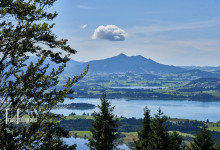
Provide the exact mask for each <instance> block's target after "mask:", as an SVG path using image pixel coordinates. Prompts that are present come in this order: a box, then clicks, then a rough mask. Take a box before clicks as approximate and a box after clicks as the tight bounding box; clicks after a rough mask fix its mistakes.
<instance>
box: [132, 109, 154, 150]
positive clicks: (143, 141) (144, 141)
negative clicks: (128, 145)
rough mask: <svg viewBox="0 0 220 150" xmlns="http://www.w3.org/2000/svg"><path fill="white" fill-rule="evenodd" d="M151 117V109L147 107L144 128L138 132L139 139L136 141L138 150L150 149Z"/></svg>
mask: <svg viewBox="0 0 220 150" xmlns="http://www.w3.org/2000/svg"><path fill="white" fill-rule="evenodd" d="M150 124H151V117H150V110H149V109H148V108H147V107H145V109H144V119H143V122H142V129H141V131H139V132H138V141H134V144H135V149H137V150H149V148H150V147H149V144H150V143H149V141H150V133H151V127H150Z"/></svg>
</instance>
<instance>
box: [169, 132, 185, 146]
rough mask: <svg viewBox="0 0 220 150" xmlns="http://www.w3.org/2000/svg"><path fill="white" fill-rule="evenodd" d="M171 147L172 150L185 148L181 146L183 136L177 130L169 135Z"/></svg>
mask: <svg viewBox="0 0 220 150" xmlns="http://www.w3.org/2000/svg"><path fill="white" fill-rule="evenodd" d="M169 140H170V141H169V148H170V150H183V149H184V148H183V147H182V146H181V144H182V141H183V138H182V136H181V135H179V134H178V133H177V132H176V131H173V132H172V133H171V134H170V136H169Z"/></svg>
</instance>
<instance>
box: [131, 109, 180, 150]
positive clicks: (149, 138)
mask: <svg viewBox="0 0 220 150" xmlns="http://www.w3.org/2000/svg"><path fill="white" fill-rule="evenodd" d="M149 113H150V111H149V109H147V108H145V113H144V120H143V122H142V129H141V131H140V132H138V141H135V142H134V144H135V149H136V150H179V149H181V143H182V137H181V136H180V135H178V133H177V132H175V131H174V132H173V133H172V134H169V133H168V127H167V126H166V125H165V122H166V120H167V117H166V116H165V115H163V113H162V111H161V109H158V110H157V114H155V117H154V118H151V117H150V114H149Z"/></svg>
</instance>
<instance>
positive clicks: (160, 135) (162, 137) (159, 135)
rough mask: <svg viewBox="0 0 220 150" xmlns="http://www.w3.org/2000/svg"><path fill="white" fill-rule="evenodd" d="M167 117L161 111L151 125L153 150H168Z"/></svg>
mask: <svg viewBox="0 0 220 150" xmlns="http://www.w3.org/2000/svg"><path fill="white" fill-rule="evenodd" d="M166 120H167V117H166V116H164V115H163V113H162V111H161V109H158V110H157V114H155V116H154V119H153V120H152V125H151V130H152V131H151V149H152V150H166V149H168V145H169V134H168V132H167V126H166V125H165V124H164V123H165V121H166Z"/></svg>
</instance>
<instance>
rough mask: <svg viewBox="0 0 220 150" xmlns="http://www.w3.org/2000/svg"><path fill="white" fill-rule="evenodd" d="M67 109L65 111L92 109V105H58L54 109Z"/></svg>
mask: <svg viewBox="0 0 220 150" xmlns="http://www.w3.org/2000/svg"><path fill="white" fill-rule="evenodd" d="M60 108H67V109H94V108H95V105H94V104H88V103H71V104H58V105H56V106H55V107H54V109H60Z"/></svg>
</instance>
